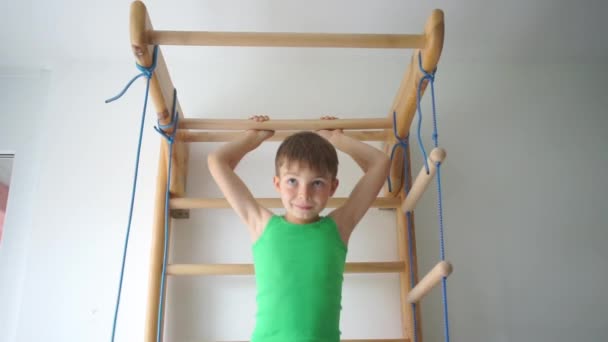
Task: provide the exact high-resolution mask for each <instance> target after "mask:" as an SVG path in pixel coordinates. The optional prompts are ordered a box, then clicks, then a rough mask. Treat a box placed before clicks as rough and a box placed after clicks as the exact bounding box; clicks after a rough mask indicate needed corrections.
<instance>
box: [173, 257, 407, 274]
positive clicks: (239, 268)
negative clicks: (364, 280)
mask: <svg viewBox="0 0 608 342" xmlns="http://www.w3.org/2000/svg"><path fill="white" fill-rule="evenodd" d="M404 267H405V265H404V263H403V262H402V261H391V262H349V263H346V267H345V270H344V271H345V272H346V273H398V272H403V268H404ZM167 274H169V275H174V276H195V275H251V274H254V269H253V265H252V264H171V265H167Z"/></svg>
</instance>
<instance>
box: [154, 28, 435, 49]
mask: <svg viewBox="0 0 608 342" xmlns="http://www.w3.org/2000/svg"><path fill="white" fill-rule="evenodd" d="M147 38H148V44H151V45H184V46H186V45H197V46H249V47H315V48H367V49H413V48H423V47H424V46H425V43H426V42H425V39H426V36H425V35H423V34H335V33H290V32H209V31H161V30H155V31H154V30H153V31H150V32H148V34H147Z"/></svg>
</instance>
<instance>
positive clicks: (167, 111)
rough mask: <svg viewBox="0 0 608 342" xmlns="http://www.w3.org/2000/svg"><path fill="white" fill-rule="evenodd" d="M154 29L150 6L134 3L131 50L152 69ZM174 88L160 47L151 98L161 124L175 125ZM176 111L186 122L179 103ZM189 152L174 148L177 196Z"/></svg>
mask: <svg viewBox="0 0 608 342" xmlns="http://www.w3.org/2000/svg"><path fill="white" fill-rule="evenodd" d="M152 29H153V28H152V24H151V22H150V18H149V17H148V12H147V10H146V6H145V5H144V4H143V3H142V2H140V1H134V2H133V3H132V4H131V19H130V34H131V48H132V50H133V55H134V56H135V58H136V60H137V63H138V64H139V65H141V66H144V67H149V66H151V65H152V62H153V51H154V49H153V46H151V45H148V42H147V39H146V32H147V31H149V30H152ZM173 89H174V86H173V82H172V81H171V77H170V76H169V70H168V69H167V65H166V63H165V59H164V57H163V53H162V51H161V50H160V48H159V49H158V52H157V57H156V67H155V69H154V73H153V74H152V79H151V80H150V98H151V100H152V102H153V104H154V108H155V110H156V114H157V118H158V121H159V123H160V124H161V125H168V124H170V123H171V115H172V113H171V112H172V110H173ZM176 110H177V111H178V112H179V115H180V119H182V118H183V111H182V108H181V105H180V103H179V100H178V101H177V103H176ZM171 131H172V130H171V129H167V130H166V132H167V133H171ZM163 143H164V141H163ZM188 150H189V149H188V144H184V143H183V142H176V143H175V145H174V151H173V158H172V159H173V171H172V172H171V193H172V194H174V195H177V196H183V194H185V192H186V179H187V172H188V153H189V151H188Z"/></svg>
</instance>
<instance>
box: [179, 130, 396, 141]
mask: <svg viewBox="0 0 608 342" xmlns="http://www.w3.org/2000/svg"><path fill="white" fill-rule="evenodd" d="M296 132H298V131H297V130H296V131H278V132H275V134H274V135H273V136H272V137H270V138H269V139H268V140H266V141H283V140H285V138H287V137H288V136H290V135H292V134H294V133H296ZM388 132H389V131H388V130H370V131H344V134H345V135H347V136H349V137H351V138H354V139H357V140H361V141H385V140H386V138H387V134H388ZM391 134H392V133H391ZM241 135H242V132H201V131H190V130H183V129H179V130H177V137H176V139H177V140H179V141H184V142H224V141H232V140H234V139H236V138H238V137H240V136H241Z"/></svg>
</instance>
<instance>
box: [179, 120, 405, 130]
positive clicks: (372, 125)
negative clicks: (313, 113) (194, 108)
mask: <svg viewBox="0 0 608 342" xmlns="http://www.w3.org/2000/svg"><path fill="white" fill-rule="evenodd" d="M392 127H393V122H392V120H391V119H388V118H375V119H338V120H321V119H311V120H269V121H263V122H256V121H253V120H244V119H183V120H180V122H179V128H182V129H206V130H226V131H235V130H236V131H241V130H247V129H259V130H270V131H278V130H319V129H387V128H392Z"/></svg>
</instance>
